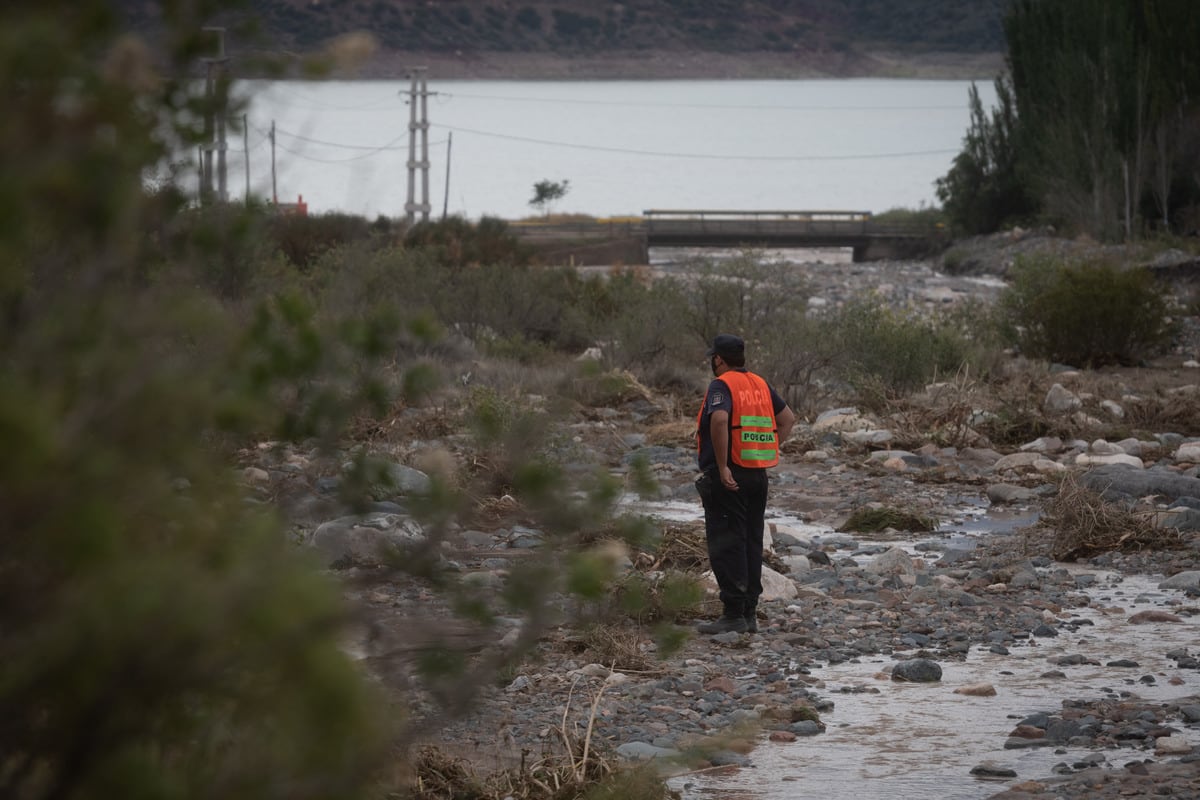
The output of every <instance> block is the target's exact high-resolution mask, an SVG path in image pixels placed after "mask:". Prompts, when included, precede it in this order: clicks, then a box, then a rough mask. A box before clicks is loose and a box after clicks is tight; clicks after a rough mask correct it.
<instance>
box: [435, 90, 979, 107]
mask: <svg viewBox="0 0 1200 800" xmlns="http://www.w3.org/2000/svg"><path fill="white" fill-rule="evenodd" d="M441 94H442V95H444V96H445V97H451V98H453V97H462V98H466V99H471V100H503V101H505V102H513V103H553V104H555V105H561V104H571V105H581V106H623V107H632V108H705V109H715V110H718V111H725V110H728V111H751V110H762V111H965V110H967V106H966V104H965V103H960V104H958V105H952V106H951V105H928V106H836V105H765V104H757V105H755V104H750V105H739V104H734V105H722V104H718V103H638V102H634V101H627V100H580V99H572V98H558V97H514V96H505V95H492V94H470V93H466V92H441Z"/></svg>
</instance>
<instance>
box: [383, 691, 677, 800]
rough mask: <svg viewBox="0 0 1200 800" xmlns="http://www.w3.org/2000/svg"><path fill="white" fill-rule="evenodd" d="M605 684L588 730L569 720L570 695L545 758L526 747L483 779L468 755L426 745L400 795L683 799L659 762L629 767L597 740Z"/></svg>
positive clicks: (446, 799) (496, 799)
mask: <svg viewBox="0 0 1200 800" xmlns="http://www.w3.org/2000/svg"><path fill="white" fill-rule="evenodd" d="M604 688H605V687H604V686H601V687H600V689H599V690H597V691H596V693H595V694H594V695H593V697H592V702H591V708H590V713H589V715H588V721H587V725H586V727H585V728H584V729H583V730H582V731H580V730H578V728H577V726H571V725H568V723H567V718H568V716H569V714H570V710H571V697H568V698H567V705H566V709H565V710H564V711H563V716H562V722H561V725H560V727H559V731H558V733H559V738H558V740H556V741H555V744H554V745H551V746H548V747H547V750H548V752H546V753H544V754H543V756H542V757H541V758H537V759H530V758H529V755H530V754H529V752H528V751H522V753H521V764H520V766H519V767H514V768H511V769H502V770H499V771H497V772H494V773H492V774H490V775H488V776H486V777H484V778H482V779H481V778H479V777H478V776H477V775H476V774H475V772H474V770H473V769H472V768H471V767H470V765H469V764H468V763H467V762H466V761H464V760H463V759H458V758H453V757H451V756H449V755H447V754H445V753H444V752H442V751H440V750H438V749H437V748H436V747H425V748H422V749H421V751H420V752H419V753H418V754H417V760H416V764H415V772H416V776H415V779H414V781H413V785H412V786H411V788H409V789H408V790H407V791H404V792H401V793H398V794H396V795H394V796H396V797H398V798H404V800H584V799H585V798H586V799H587V800H608V799H609V798H611V799H612V800H617V799H618V798H620V800H678V797H679V795H678V794H677V793H675V792H673V791H671V790H670V789H669V788H667V785H666V784H665V783H664V782H663V780H662V778H661V777H660V776H659V774H658V773H657V771H656V770H655V769H654V767H653V765H641V766H637V767H623V766H621V765H619V764H618V762H617V759H616V758H615V756H614V755H613V754H612V753H611V751H610V750H609V748H608V746H607V745H606V744H605V743H603V742H601V741H598V740H596V739H594V737H593V732H594V728H595V722H596V715H597V712H598V710H599V706H600V700H601V698H602V697H603V695H604ZM571 696H572V697H573V696H574V686H572V695H571Z"/></svg>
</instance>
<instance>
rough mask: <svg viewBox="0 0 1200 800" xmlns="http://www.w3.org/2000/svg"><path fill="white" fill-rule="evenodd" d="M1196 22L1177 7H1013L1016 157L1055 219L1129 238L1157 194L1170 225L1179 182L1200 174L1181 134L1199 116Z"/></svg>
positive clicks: (1033, 1)
mask: <svg viewBox="0 0 1200 800" xmlns="http://www.w3.org/2000/svg"><path fill="white" fill-rule="evenodd" d="M1198 16H1200V15H1198V14H1197V11H1196V7H1195V4H1194V3H1188V2H1186V1H1182V0H1146V2H1141V3H1129V2H1125V0H1053V2H1052V1H1051V0H1017V2H1014V3H1013V5H1012V6H1011V8H1010V10H1009V13H1008V16H1007V17H1006V19H1005V35H1006V39H1007V42H1008V61H1009V71H1010V74H1011V77H1012V85H1013V92H1014V97H1015V99H1016V106H1017V112H1018V116H1019V118H1020V121H1021V131H1022V135H1021V139H1020V147H1021V149H1022V157H1023V158H1027V159H1028V164H1029V167H1030V168H1029V170H1028V171H1027V172H1026V173H1025V174H1026V180H1027V181H1028V186H1029V189H1030V190H1031V191H1032V192H1034V194H1035V195H1036V196H1037V197H1039V198H1040V200H1041V203H1042V206H1043V208H1044V210H1045V211H1046V212H1047V213H1048V214H1049V215H1050V216H1051V217H1052V218H1054V219H1056V220H1058V221H1060V222H1063V223H1065V224H1066V225H1067V226H1069V227H1071V228H1074V229H1078V230H1082V231H1086V232H1088V233H1091V234H1092V235H1093V236H1096V237H1097V238H1102V239H1117V238H1121V237H1124V238H1126V239H1128V238H1132V237H1134V236H1136V235H1137V234H1138V232H1139V231H1140V229H1141V227H1142V222H1141V218H1142V202H1143V197H1144V196H1145V195H1146V194H1147V192H1148V191H1150V193H1151V194H1152V195H1155V196H1157V198H1158V204H1159V206H1160V209H1159V210H1160V216H1162V217H1163V218H1167V219H1169V211H1168V210H1167V207H1168V205H1169V202H1170V199H1169V198H1170V195H1171V193H1172V186H1173V184H1174V183H1175V179H1176V178H1177V177H1180V176H1183V177H1184V178H1185V181H1187V180H1189V179H1190V176H1191V175H1192V173H1194V171H1195V166H1196V164H1197V162H1196V161H1195V159H1194V156H1191V155H1185V151H1184V149H1183V148H1181V147H1180V145H1181V144H1182V141H1181V139H1182V138H1184V137H1178V136H1176V135H1175V132H1176V131H1181V130H1186V128H1180V127H1179V124H1180V122H1181V121H1184V120H1189V119H1191V118H1192V113H1193V109H1194V102H1195V101H1194V100H1192V99H1191V98H1194V97H1195V96H1196V95H1195V91H1196V81H1197V80H1198V78H1197V75H1198V74H1200V70H1198V69H1197V64H1196V60H1195V57H1194V55H1193V54H1192V51H1193V50H1194V48H1192V47H1191V46H1189V45H1188V44H1186V42H1188V41H1194V40H1195V36H1196V35H1198V34H1200V27H1198V26H1200V20H1198V19H1197V17H1198ZM1189 37H1190V38H1189ZM1151 165H1153V166H1151ZM1152 178H1153V180H1152ZM1191 182H1193V183H1194V180H1192V181H1191Z"/></svg>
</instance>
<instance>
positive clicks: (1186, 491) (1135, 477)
mask: <svg viewBox="0 0 1200 800" xmlns="http://www.w3.org/2000/svg"><path fill="white" fill-rule="evenodd" d="M1079 482H1080V483H1081V484H1082V485H1083V486H1086V487H1087V488H1089V489H1091V490H1092V491H1094V492H1099V493H1100V494H1101V495H1102V496H1103V497H1104V498H1105V499H1106V500H1122V499H1127V498H1130V497H1148V496H1150V495H1163V496H1165V497H1166V498H1167V499H1168V500H1174V499H1175V498H1177V497H1196V496H1198V495H1200V478H1189V477H1187V476H1186V475H1179V474H1178V473H1175V472H1171V471H1170V470H1165V469H1148V470H1140V469H1135V468H1132V467H1127V466H1124V465H1120V464H1116V465H1108V466H1103V467H1097V468H1095V469H1092V470H1089V471H1087V472H1085V473H1084V474H1083V475H1081V476H1080V477H1079Z"/></svg>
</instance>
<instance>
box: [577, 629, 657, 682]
mask: <svg viewBox="0 0 1200 800" xmlns="http://www.w3.org/2000/svg"><path fill="white" fill-rule="evenodd" d="M641 641H642V636H641V633H640V632H639V631H638V630H637V629H636V628H632V627H628V626H624V625H605V624H597V625H592V626H590V627H589V628H588V629H587V630H585V631H584V632H583V644H584V646H585V647H586V648H587V653H588V657H589V658H591V660H592V661H594V662H596V663H598V664H603V665H605V666H606V667H608V668H610V669H613V670H616V671H617V672H652V671H657V670H656V669H655V666H654V664H653V663H652V661H651V659H650V658H648V657H647V656H646V654H645V653H644V652H642V649H641Z"/></svg>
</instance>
